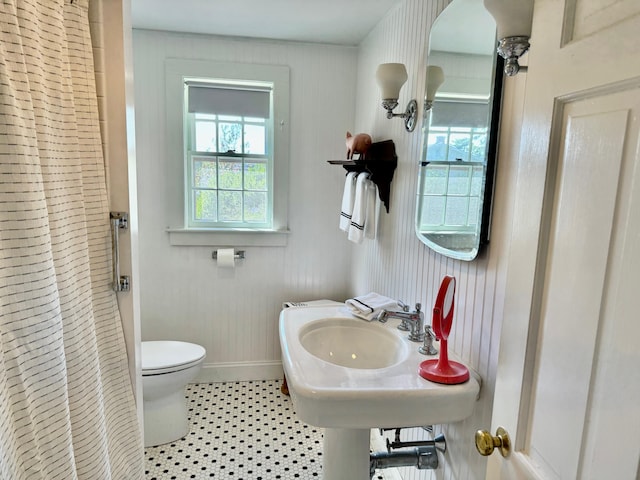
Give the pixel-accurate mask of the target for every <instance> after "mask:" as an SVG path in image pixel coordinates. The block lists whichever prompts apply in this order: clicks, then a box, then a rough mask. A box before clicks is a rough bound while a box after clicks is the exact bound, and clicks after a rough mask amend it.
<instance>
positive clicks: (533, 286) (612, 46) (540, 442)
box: [487, 0, 640, 480]
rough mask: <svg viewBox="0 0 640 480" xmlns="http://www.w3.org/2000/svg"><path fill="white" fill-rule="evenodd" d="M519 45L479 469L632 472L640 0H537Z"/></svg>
mask: <svg viewBox="0 0 640 480" xmlns="http://www.w3.org/2000/svg"><path fill="white" fill-rule="evenodd" d="M528 55H529V59H528V64H529V70H528V72H527V73H525V75H527V78H526V93H525V107H524V121H523V129H522V136H521V149H520V158H519V162H518V173H517V186H516V203H515V207H514V208H515V210H514V226H513V237H512V240H511V251H510V253H509V255H510V260H509V272H508V275H507V288H506V296H505V309H504V319H503V324H502V334H501V341H500V354H499V362H498V363H499V364H498V374H497V382H496V390H495V399H494V410H493V417H492V418H493V420H492V422H493V425H492V426H491V432H492V433H495V431H496V429H497V427H499V426H501V427H504V428H505V429H506V430H507V432H508V433H509V434H510V436H511V440H512V452H511V455H510V456H508V457H507V458H505V459H503V458H502V456H501V455H500V454H499V453H497V450H496V452H494V453H493V454H492V455H491V457H490V460H489V466H488V470H487V478H488V479H509V480H514V479H524V478H540V479H562V480H573V479H611V480H613V479H616V480H618V479H620V480H627V479H628V480H633V479H637V478H640V476H639V471H638V469H639V461H640V142H639V138H640V136H639V128H640V125H639V123H640V1H638V0H626V1H625V0H536V2H535V7H534V21H533V33H532V38H531V51H530V53H529V54H528ZM508 81H509V80H508V79H507V82H508Z"/></svg>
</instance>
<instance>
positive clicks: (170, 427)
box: [142, 341, 207, 447]
mask: <svg viewBox="0 0 640 480" xmlns="http://www.w3.org/2000/svg"><path fill="white" fill-rule="evenodd" d="M206 353H207V352H206V350H205V349H204V347H202V346H200V345H196V344H195V343H187V342H176V341H150V342H142V398H143V409H144V446H145V447H153V446H156V445H162V444H163V443H169V442H173V441H175V440H178V439H179V438H182V437H184V436H185V435H186V434H187V433H188V432H189V423H188V419H187V403H186V399H185V391H184V390H185V387H186V385H187V383H189V382H191V381H193V379H194V378H196V375H197V374H198V372H199V371H200V368H201V367H202V362H203V361H204V357H205V355H206Z"/></svg>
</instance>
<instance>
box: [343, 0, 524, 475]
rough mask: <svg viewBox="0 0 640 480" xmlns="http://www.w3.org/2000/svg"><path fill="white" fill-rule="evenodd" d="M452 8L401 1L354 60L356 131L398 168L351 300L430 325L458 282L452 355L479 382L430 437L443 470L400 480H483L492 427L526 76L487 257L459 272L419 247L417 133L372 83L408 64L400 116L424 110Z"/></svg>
mask: <svg viewBox="0 0 640 480" xmlns="http://www.w3.org/2000/svg"><path fill="white" fill-rule="evenodd" d="M448 3H449V2H448V0H438V1H434V2H424V1H423V0H406V1H405V2H403V3H401V4H400V5H399V6H398V7H397V8H395V9H394V10H393V11H391V12H390V13H389V14H388V15H387V17H386V18H385V19H384V20H383V21H382V22H381V23H380V24H379V25H378V26H377V27H376V28H375V29H374V30H373V31H372V32H371V33H370V34H369V36H368V37H367V39H366V40H365V41H364V42H363V43H362V44H361V46H360V52H359V57H358V97H357V103H356V112H357V115H356V125H357V127H358V128H357V129H358V130H359V131H364V132H368V133H370V134H372V135H373V136H374V137H378V138H380V137H387V138H391V139H393V140H394V142H395V144H396V149H397V153H398V157H399V165H398V169H397V171H396V174H395V177H394V180H393V184H392V195H391V212H390V214H389V215H388V216H385V217H384V218H383V222H382V225H381V231H380V238H379V240H378V241H377V242H375V243H367V244H366V245H364V246H363V248H357V249H354V252H355V253H354V263H353V269H352V272H353V277H352V278H353V279H352V282H353V283H352V289H353V291H354V292H355V293H356V294H359V293H363V292H368V291H371V290H373V291H377V292H379V293H382V294H385V295H388V296H391V297H394V298H398V299H401V300H403V301H404V302H405V303H409V304H413V303H415V302H420V303H422V305H423V310H424V311H425V313H426V315H427V321H429V315H430V312H431V309H432V307H433V302H434V300H435V295H436V293H437V289H438V287H439V285H440V282H441V280H442V277H443V276H444V275H446V274H450V275H454V276H455V277H456V279H457V295H456V305H455V307H456V312H455V318H454V326H453V330H452V332H451V335H450V337H449V346H450V348H451V349H453V350H454V351H455V352H456V353H458V354H459V355H460V356H461V357H462V359H463V360H464V362H465V363H466V364H467V365H469V366H471V367H472V368H474V369H475V370H476V371H477V372H478V373H479V374H480V375H481V377H482V380H483V385H482V390H481V395H480V399H479V401H478V403H477V408H476V410H475V412H474V414H473V415H472V416H471V417H470V418H469V419H467V420H466V421H464V422H460V423H457V424H452V425H447V426H437V427H436V430H437V431H442V432H444V433H445V435H446V438H447V447H448V451H447V454H446V455H445V457H444V465H443V467H442V469H439V470H438V471H437V472H435V473H434V472H429V471H418V470H415V469H408V468H404V469H401V470H402V473H403V478H404V480H415V479H428V478H438V479H440V478H444V479H450V478H451V479H478V480H479V479H484V474H485V465H486V463H485V459H484V458H483V457H481V456H480V455H479V454H478V453H477V452H476V451H475V446H474V433H475V431H476V430H478V429H481V428H489V426H490V423H491V422H490V420H491V408H492V398H493V389H494V383H495V365H496V361H497V349H498V335H499V331H500V325H501V318H502V304H503V292H504V279H505V273H506V268H507V265H506V258H507V255H506V254H507V250H508V248H509V230H510V225H511V202H512V198H513V192H512V190H511V185H512V182H511V180H512V179H513V173H514V171H513V167H514V165H513V160H512V159H513V158H514V156H515V155H513V154H512V152H517V149H516V148H517V145H516V144H515V143H514V142H517V137H518V136H519V132H518V128H519V122H520V121H521V119H520V116H519V112H520V111H521V108H522V105H521V92H519V91H518V89H521V88H522V85H521V83H520V82H522V81H523V80H522V78H523V77H524V76H523V75H520V76H519V78H518V79H509V80H508V81H507V82H506V83H507V86H506V93H505V99H504V104H503V111H502V115H503V117H502V118H503V127H502V128H503V129H502V132H501V144H500V155H499V156H500V158H499V162H498V171H497V178H496V181H497V188H496V195H495V200H494V212H493V222H492V234H491V242H490V245H489V246H488V248H487V249H486V250H485V251H484V252H483V253H481V254H480V256H479V258H477V259H476V260H475V261H473V262H461V261H454V260H450V259H447V258H445V257H443V256H441V255H439V254H436V253H434V252H433V251H431V250H430V249H429V248H427V247H426V246H424V245H423V244H422V243H420V242H419V241H418V239H417V238H416V235H415V233H414V217H415V193H416V185H417V173H418V159H419V155H420V151H421V142H422V132H421V131H419V130H420V129H419V128H418V129H416V131H415V132H414V133H411V134H410V133H406V132H405V131H404V125H403V124H402V122H401V121H400V120H396V119H393V120H387V119H386V118H385V117H384V112H383V110H382V108H381V107H380V106H379V100H378V99H379V97H380V95H379V92H378V89H377V86H376V84H375V81H374V75H375V69H376V67H377V65H378V64H380V63H383V62H402V63H404V64H405V65H406V67H407V71H408V74H409V80H408V82H407V83H406V84H405V86H404V87H403V89H402V91H401V94H400V96H401V98H400V106H404V105H406V102H408V101H409V99H410V98H417V99H418V103H419V104H421V103H422V98H423V95H422V94H421V92H423V89H424V83H425V68H426V52H427V51H428V49H427V44H428V38H429V30H430V26H431V25H432V23H433V20H434V19H435V17H436V16H437V14H438V12H440V11H441V10H442V9H443V8H444V7H445V6H446V5H447V4H448ZM518 99H520V100H519V101H518ZM518 102H519V103H518ZM398 109H400V107H398ZM420 110H422V108H421V109H420ZM421 113H422V112H421V111H420V114H421ZM425 408H428V406H425ZM419 438H428V437H425V433H424V431H423V430H422V429H413V430H409V431H406V432H403V440H408V439H419Z"/></svg>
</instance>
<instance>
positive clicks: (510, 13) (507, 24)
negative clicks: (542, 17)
mask: <svg viewBox="0 0 640 480" xmlns="http://www.w3.org/2000/svg"><path fill="white" fill-rule="evenodd" d="M484 6H485V8H486V9H487V10H488V11H489V13H490V14H491V15H492V16H493V18H494V19H495V21H496V25H497V27H498V49H497V50H498V54H499V55H500V56H501V57H502V58H504V59H505V64H504V73H506V74H507V75H508V76H510V77H512V76H514V75H516V74H517V73H518V72H519V71H520V70H522V71H526V67H520V65H519V64H518V58H520V57H521V56H522V55H524V54H525V52H526V51H527V50H528V49H529V38H530V37H531V20H532V18H533V0H484Z"/></svg>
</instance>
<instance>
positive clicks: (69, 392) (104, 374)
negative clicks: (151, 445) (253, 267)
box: [0, 0, 144, 480]
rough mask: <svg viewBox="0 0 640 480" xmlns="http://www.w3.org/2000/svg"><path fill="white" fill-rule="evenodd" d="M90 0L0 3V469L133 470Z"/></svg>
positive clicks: (28, 475)
mask: <svg viewBox="0 0 640 480" xmlns="http://www.w3.org/2000/svg"><path fill="white" fill-rule="evenodd" d="M87 10H88V0H24V1H23V0H0V35H1V37H0V478H1V479H3V480H21V479H25V480H39V479H43V480H45V479H46V480H56V479H61V480H62V479H63V480H72V479H91V480H99V479H117V480H129V479H141V478H142V477H143V473H144V470H143V456H142V455H143V453H142V444H141V441H140V433H139V430H138V421H137V418H136V410H135V405H134V400H133V393H132V387H131V382H130V378H129V371H128V367H127V358H126V351H125V346H124V338H123V332H122V327H121V323H120V317H119V313H118V308H117V303H116V298H115V294H114V293H113V292H112V290H111V287H110V282H111V277H110V274H111V263H110V262H111V253H110V252H111V250H110V249H111V246H110V241H111V240H110V231H109V208H108V201H107V192H106V185H105V168H104V162H103V156H102V149H101V138H100V127H99V120H98V107H97V100H96V92H95V78H94V70H93V56H92V45H91V38H90V35H89V22H88V12H87Z"/></svg>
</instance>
